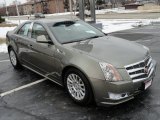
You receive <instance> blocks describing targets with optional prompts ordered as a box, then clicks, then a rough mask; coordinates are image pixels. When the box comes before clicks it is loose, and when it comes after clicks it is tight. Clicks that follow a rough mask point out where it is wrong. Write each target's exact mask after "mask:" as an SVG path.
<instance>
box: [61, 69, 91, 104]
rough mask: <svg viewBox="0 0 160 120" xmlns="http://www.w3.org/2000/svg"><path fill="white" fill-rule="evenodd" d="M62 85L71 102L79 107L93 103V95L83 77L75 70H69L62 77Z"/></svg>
mask: <svg viewBox="0 0 160 120" xmlns="http://www.w3.org/2000/svg"><path fill="white" fill-rule="evenodd" d="M64 84H65V87H66V90H67V92H68V94H69V96H70V97H71V98H72V100H73V101H74V102H76V103H78V104H80V105H88V104H91V102H92V101H93V93H92V89H91V86H90V83H89V81H88V80H87V78H86V77H85V75H84V74H83V73H82V72H80V71H79V70H77V69H74V68H72V69H69V70H68V71H67V72H66V74H65V76H64Z"/></svg>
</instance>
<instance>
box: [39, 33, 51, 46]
mask: <svg viewBox="0 0 160 120" xmlns="http://www.w3.org/2000/svg"><path fill="white" fill-rule="evenodd" d="M36 41H37V42H38V43H49V44H53V43H52V41H50V40H47V38H46V36H45V35H39V36H37V39H36Z"/></svg>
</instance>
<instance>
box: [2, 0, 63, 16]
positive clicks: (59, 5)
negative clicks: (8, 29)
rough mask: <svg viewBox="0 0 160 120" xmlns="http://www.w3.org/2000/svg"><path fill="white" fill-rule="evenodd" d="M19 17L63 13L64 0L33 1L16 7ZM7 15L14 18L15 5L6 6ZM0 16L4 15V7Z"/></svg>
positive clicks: (15, 13) (15, 12)
mask: <svg viewBox="0 0 160 120" xmlns="http://www.w3.org/2000/svg"><path fill="white" fill-rule="evenodd" d="M18 9H19V13H20V15H31V14H34V13H44V14H52V13H61V12H64V0H33V1H30V2H26V3H24V4H21V5H18ZM7 10H8V15H9V16H16V15H17V10H16V5H10V6H7ZM0 15H2V16H5V15H6V7H2V8H0Z"/></svg>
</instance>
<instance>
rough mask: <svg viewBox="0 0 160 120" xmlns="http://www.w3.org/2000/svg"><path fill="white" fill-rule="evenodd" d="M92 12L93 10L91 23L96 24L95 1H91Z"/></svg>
mask: <svg viewBox="0 0 160 120" xmlns="http://www.w3.org/2000/svg"><path fill="white" fill-rule="evenodd" d="M90 10H91V21H92V22H94V23H95V22H96V14H95V0H90Z"/></svg>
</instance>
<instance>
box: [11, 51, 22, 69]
mask: <svg viewBox="0 0 160 120" xmlns="http://www.w3.org/2000/svg"><path fill="white" fill-rule="evenodd" d="M9 58H10V61H11V64H12V66H13V67H14V68H15V69H20V68H22V65H21V64H20V62H19V60H18V57H17V55H16V53H15V51H14V50H13V49H12V48H10V49H9Z"/></svg>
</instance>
